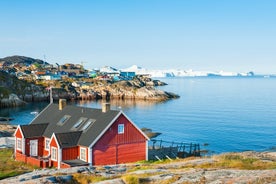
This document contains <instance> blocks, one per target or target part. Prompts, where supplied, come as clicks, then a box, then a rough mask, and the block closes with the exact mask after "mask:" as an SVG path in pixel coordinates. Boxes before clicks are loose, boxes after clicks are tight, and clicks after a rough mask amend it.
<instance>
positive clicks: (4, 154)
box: [0, 149, 36, 180]
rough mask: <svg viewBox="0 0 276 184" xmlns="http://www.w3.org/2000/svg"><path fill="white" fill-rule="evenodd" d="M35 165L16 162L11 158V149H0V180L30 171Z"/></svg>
mask: <svg viewBox="0 0 276 184" xmlns="http://www.w3.org/2000/svg"><path fill="white" fill-rule="evenodd" d="M33 169H36V167H33V166H31V165H27V164H25V163H23V162H17V161H15V160H14V158H13V149H0V180H1V179H4V178H8V177H12V176H17V175H20V174H23V173H26V172H30V171H32V170H33Z"/></svg>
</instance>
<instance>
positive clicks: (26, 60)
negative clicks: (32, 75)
mask: <svg viewBox="0 0 276 184" xmlns="http://www.w3.org/2000/svg"><path fill="white" fill-rule="evenodd" d="M0 63H3V64H4V65H6V66H10V65H12V64H28V65H30V64H34V63H37V64H44V61H42V60H40V59H33V58H30V57H25V56H9V57H5V58H0ZM45 64H48V63H46V62H45Z"/></svg>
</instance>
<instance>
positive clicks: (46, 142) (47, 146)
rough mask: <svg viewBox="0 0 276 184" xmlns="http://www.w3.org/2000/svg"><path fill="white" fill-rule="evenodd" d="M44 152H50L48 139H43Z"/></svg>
mask: <svg viewBox="0 0 276 184" xmlns="http://www.w3.org/2000/svg"><path fill="white" fill-rule="evenodd" d="M45 150H47V151H49V150H50V139H47V138H46V139H45Z"/></svg>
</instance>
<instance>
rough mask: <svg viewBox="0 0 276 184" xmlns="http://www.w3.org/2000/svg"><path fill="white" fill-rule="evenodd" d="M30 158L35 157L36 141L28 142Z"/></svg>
mask: <svg viewBox="0 0 276 184" xmlns="http://www.w3.org/2000/svg"><path fill="white" fill-rule="evenodd" d="M30 156H37V140H30Z"/></svg>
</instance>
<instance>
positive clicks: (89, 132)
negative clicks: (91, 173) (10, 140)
mask: <svg viewBox="0 0 276 184" xmlns="http://www.w3.org/2000/svg"><path fill="white" fill-rule="evenodd" d="M147 154H148V137H147V136H146V135H145V134H144V133H143V132H142V131H141V130H140V129H139V128H138V127H137V126H136V125H135V124H134V123H133V122H132V121H131V120H130V119H129V118H128V117H127V116H126V115H125V114H124V113H123V112H122V111H117V110H110V106H109V104H105V105H104V106H103V108H102V110H101V109H93V108H85V107H78V106H71V105H66V101H65V100H60V102H59V104H54V103H51V104H49V105H48V106H47V107H46V108H45V109H44V110H43V111H42V112H41V113H40V114H39V115H38V116H37V117H36V118H35V119H34V120H33V121H32V122H31V123H30V124H29V125H19V126H18V127H17V129H16V131H15V159H16V160H18V161H23V162H26V163H31V164H34V165H37V166H40V167H57V168H66V167H72V166H80V165H111V164H120V163H127V162H135V161H139V160H147V157H148V155H147Z"/></svg>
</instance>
